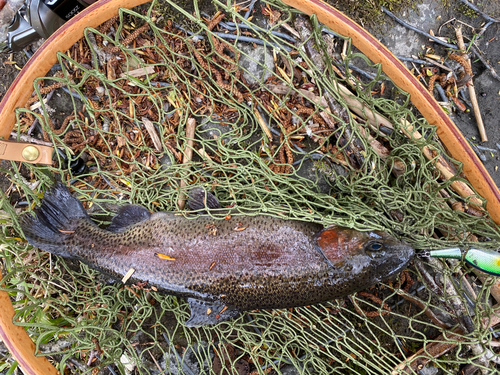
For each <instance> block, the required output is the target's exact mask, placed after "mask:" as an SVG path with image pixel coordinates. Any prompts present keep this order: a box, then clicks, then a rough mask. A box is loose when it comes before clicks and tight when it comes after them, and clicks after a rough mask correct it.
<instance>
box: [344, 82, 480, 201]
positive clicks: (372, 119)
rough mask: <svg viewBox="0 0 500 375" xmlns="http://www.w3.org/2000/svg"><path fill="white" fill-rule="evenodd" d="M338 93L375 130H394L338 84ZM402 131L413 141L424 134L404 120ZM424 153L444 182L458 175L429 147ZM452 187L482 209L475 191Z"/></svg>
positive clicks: (459, 185)
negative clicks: (432, 162) (433, 161)
mask: <svg viewBox="0 0 500 375" xmlns="http://www.w3.org/2000/svg"><path fill="white" fill-rule="evenodd" d="M337 87H338V89H339V90H338V92H339V94H340V95H342V97H343V99H344V101H345V102H346V104H347V106H348V107H349V108H350V109H351V111H353V112H354V113H356V114H357V115H359V116H361V117H362V118H366V119H367V120H368V122H369V123H370V124H371V125H372V126H373V128H374V129H378V128H379V127H380V126H381V125H382V126H385V127H387V128H389V129H394V127H393V126H392V124H391V122H390V121H389V120H388V119H386V118H385V117H384V116H382V115H381V114H379V113H377V112H375V111H374V110H373V109H371V108H369V107H368V106H367V105H366V104H364V103H362V102H361V101H360V100H359V99H357V98H355V97H354V96H353V95H352V93H351V92H350V91H349V90H348V89H347V87H345V86H342V85H340V84H337ZM401 130H402V131H403V133H404V134H405V135H406V136H407V137H408V138H410V139H412V140H415V141H417V140H419V139H420V138H422V134H420V133H419V132H418V131H416V130H414V129H413V126H412V125H411V124H410V123H409V122H408V121H405V120H403V121H402V123H401ZM422 153H423V154H424V155H425V157H426V158H427V159H429V160H434V159H437V160H436V161H435V165H436V168H437V169H438V170H439V172H441V176H442V178H443V179H444V180H449V179H451V178H453V177H454V176H455V175H456V172H455V171H454V170H453V168H452V167H451V166H450V165H449V164H448V162H447V161H446V160H445V159H444V158H443V157H441V156H439V157H437V155H438V154H437V151H436V150H434V149H431V147H429V146H424V147H423V148H422ZM451 187H452V189H453V190H455V191H456V192H457V193H458V194H459V195H460V196H462V197H464V198H468V199H469V202H470V203H472V204H474V205H476V206H478V207H481V206H482V202H481V200H480V199H478V198H476V197H475V196H474V195H475V193H474V191H473V190H472V189H471V188H470V187H469V186H468V185H466V184H465V183H463V182H462V181H458V180H457V181H453V182H452V183H451Z"/></svg>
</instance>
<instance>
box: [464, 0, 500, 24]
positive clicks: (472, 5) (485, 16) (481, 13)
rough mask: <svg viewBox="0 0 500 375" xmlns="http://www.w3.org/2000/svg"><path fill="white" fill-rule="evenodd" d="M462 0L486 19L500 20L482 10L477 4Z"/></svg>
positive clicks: (491, 20)
mask: <svg viewBox="0 0 500 375" xmlns="http://www.w3.org/2000/svg"><path fill="white" fill-rule="evenodd" d="M460 2H462V3H464V4H465V5H467V6H468V7H469V8H471V9H472V10H473V11H475V12H477V13H479V14H480V15H481V16H482V17H483V18H484V19H485V20H486V21H490V22H500V20H498V19H496V18H493V17H491V16H488V15H487V14H486V13H483V12H481V11H480V10H479V8H478V7H477V6H475V5H474V4H471V3H469V2H468V1H467V0H460Z"/></svg>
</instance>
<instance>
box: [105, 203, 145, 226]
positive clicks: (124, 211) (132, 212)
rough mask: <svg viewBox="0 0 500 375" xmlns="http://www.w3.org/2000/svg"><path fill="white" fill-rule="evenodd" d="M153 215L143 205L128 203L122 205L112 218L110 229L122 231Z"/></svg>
mask: <svg viewBox="0 0 500 375" xmlns="http://www.w3.org/2000/svg"><path fill="white" fill-rule="evenodd" d="M150 217H151V213H150V212H149V211H148V210H147V209H145V208H144V207H142V206H137V205H135V204H128V205H126V206H122V207H120V210H119V211H118V214H117V215H116V216H115V217H114V218H113V219H112V220H111V224H109V227H108V230H109V231H111V232H120V231H122V230H124V229H125V228H127V227H129V226H130V225H134V224H137V223H140V222H143V221H145V220H148V219H149V218H150Z"/></svg>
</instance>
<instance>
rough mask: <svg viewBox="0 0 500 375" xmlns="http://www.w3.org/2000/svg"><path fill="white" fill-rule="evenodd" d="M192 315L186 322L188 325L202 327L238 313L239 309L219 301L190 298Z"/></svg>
mask: <svg viewBox="0 0 500 375" xmlns="http://www.w3.org/2000/svg"><path fill="white" fill-rule="evenodd" d="M188 303H189V307H190V308H191V317H190V318H189V319H188V321H187V322H186V323H185V325H186V326H188V327H200V326H204V325H207V324H217V323H220V322H223V321H225V320H228V319H231V318H233V317H235V316H236V315H238V313H239V310H238V309H236V308H234V307H229V306H226V305H224V303H222V302H219V301H214V302H208V301H201V300H198V299H195V298H188Z"/></svg>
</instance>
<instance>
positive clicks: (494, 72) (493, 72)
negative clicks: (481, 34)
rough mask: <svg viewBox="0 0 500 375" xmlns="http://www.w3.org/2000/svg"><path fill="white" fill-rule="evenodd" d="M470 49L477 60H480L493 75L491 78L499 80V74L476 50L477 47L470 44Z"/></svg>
mask: <svg viewBox="0 0 500 375" xmlns="http://www.w3.org/2000/svg"><path fill="white" fill-rule="evenodd" d="M471 49H472V51H473V52H474V54H475V55H476V56H477V58H478V59H479V60H481V62H482V63H483V64H484V66H486V68H487V69H488V70H489V71H490V73H491V75H492V76H493V78H495V79H496V80H498V81H500V76H499V75H498V73H497V72H496V70H495V69H493V67H492V66H491V65H490V64H489V63H488V61H487V60H486V59H485V58H484V57H483V55H481V53H480V52H479V51H478V50H477V48H476V47H474V46H472V47H471Z"/></svg>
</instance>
